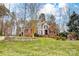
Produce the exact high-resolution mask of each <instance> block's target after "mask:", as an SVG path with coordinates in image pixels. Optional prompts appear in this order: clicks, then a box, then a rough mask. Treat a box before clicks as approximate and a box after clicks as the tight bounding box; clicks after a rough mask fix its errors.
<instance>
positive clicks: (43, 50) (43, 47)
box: [0, 38, 79, 56]
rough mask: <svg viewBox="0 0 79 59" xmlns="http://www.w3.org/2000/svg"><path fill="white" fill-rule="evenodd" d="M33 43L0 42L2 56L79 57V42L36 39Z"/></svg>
mask: <svg viewBox="0 0 79 59" xmlns="http://www.w3.org/2000/svg"><path fill="white" fill-rule="evenodd" d="M37 39H38V40H33V41H25V42H24V41H22V42H21V41H0V55H2V56H60V55H61V56H79V41H62V40H54V39H52V38H37Z"/></svg>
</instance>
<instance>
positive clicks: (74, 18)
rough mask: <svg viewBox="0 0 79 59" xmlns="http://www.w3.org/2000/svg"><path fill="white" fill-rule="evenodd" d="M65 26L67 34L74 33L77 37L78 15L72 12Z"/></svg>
mask: <svg viewBox="0 0 79 59" xmlns="http://www.w3.org/2000/svg"><path fill="white" fill-rule="evenodd" d="M67 26H68V27H69V29H68V31H69V32H75V33H76V34H78V35H79V15H78V14H77V13H75V12H73V14H72V15H71V16H70V20H69V23H68V24H67Z"/></svg>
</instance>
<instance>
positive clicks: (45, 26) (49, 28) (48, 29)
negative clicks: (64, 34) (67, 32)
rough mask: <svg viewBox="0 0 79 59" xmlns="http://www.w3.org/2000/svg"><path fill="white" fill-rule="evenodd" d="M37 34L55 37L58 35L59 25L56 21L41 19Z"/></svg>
mask: <svg viewBox="0 0 79 59" xmlns="http://www.w3.org/2000/svg"><path fill="white" fill-rule="evenodd" d="M37 34H38V35H40V36H49V37H54V36H57V35H58V27H57V24H56V23H54V22H51V23H48V22H47V21H45V20H39V21H38V23H37Z"/></svg>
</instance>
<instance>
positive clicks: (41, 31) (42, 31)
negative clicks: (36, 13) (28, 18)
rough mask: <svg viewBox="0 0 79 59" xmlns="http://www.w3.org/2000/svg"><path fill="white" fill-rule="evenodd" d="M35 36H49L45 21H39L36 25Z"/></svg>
mask: <svg viewBox="0 0 79 59" xmlns="http://www.w3.org/2000/svg"><path fill="white" fill-rule="evenodd" d="M37 34H38V35H48V34H49V25H48V24H47V22H46V21H39V22H38V23H37Z"/></svg>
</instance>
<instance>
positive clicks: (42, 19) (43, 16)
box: [39, 13, 45, 21]
mask: <svg viewBox="0 0 79 59" xmlns="http://www.w3.org/2000/svg"><path fill="white" fill-rule="evenodd" d="M39 19H40V20H41V21H45V14H44V13H41V14H40V15H39Z"/></svg>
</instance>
